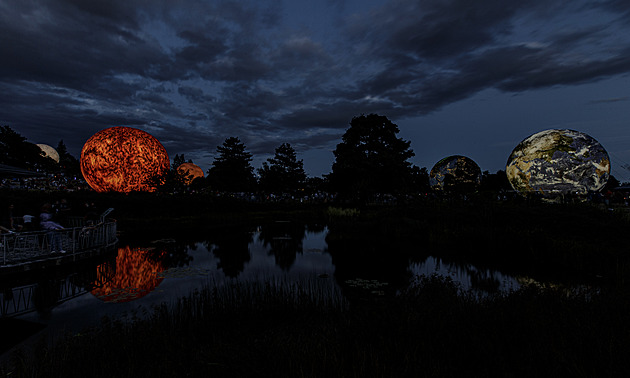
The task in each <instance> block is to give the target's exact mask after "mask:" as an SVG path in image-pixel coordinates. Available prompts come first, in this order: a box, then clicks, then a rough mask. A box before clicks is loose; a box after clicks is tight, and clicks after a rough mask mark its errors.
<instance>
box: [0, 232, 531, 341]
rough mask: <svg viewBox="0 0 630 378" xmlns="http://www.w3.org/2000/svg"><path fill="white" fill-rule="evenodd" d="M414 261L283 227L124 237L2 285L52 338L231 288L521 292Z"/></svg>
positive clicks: (483, 273) (482, 275)
mask: <svg viewBox="0 0 630 378" xmlns="http://www.w3.org/2000/svg"><path fill="white" fill-rule="evenodd" d="M366 240H367V238H366ZM405 248H422V246H416V247H413V246H411V247H409V246H407V247H405ZM412 255H413V256H414V257H413V258H411V257H409V256H410V255H409V254H405V253H400V251H398V250H396V247H393V246H392V247H390V246H389V245H388V244H387V243H385V244H383V245H374V243H371V242H369V240H368V241H366V242H365V243H363V242H360V241H356V240H353V239H352V238H345V237H343V235H342V236H340V235H338V234H337V235H332V233H331V231H330V230H329V228H328V227H326V226H325V225H306V224H300V223H294V222H284V221H278V222H272V223H269V224H265V225H260V226H254V227H222V228H214V229H212V230H210V231H204V233H203V235H197V236H192V237H191V236H187V237H182V238H181V239H178V240H175V239H157V238H156V239H153V240H135V241H131V240H128V241H126V240H124V238H123V239H122V240H121V242H120V243H119V246H118V248H117V250H116V251H115V252H114V253H112V255H111V256H108V257H107V258H105V259H102V260H101V261H98V262H95V263H93V264H89V265H85V266H82V268H81V269H80V270H79V271H73V272H71V273H69V274H67V275H66V276H62V277H55V278H49V279H44V278H40V279H39V280H38V282H34V283H31V284H23V283H22V284H21V286H20V287H21V288H22V289H20V290H21V291H20V290H19V288H17V287H13V288H11V290H13V292H12V294H11V296H12V298H9V295H8V293H9V291H10V289H8V288H7V286H6V284H5V287H4V290H3V294H2V295H3V298H2V301H3V302H4V303H5V304H6V303H7V302H8V301H10V300H11V301H14V302H15V301H17V300H18V299H20V298H23V300H22V302H23V303H22V306H23V307H24V308H26V307H27V304H26V302H28V301H30V302H32V303H31V307H32V308H33V309H34V310H35V311H31V312H28V313H25V314H22V315H19V316H18V318H19V319H23V320H28V321H33V322H38V323H43V324H46V325H47V330H48V332H49V333H53V334H54V333H59V332H65V331H71V332H78V331H80V330H81V329H82V328H84V327H89V326H93V325H97V324H99V322H100V320H101V318H102V317H103V316H109V317H112V318H120V317H127V318H130V317H134V316H138V317H142V316H144V315H145V314H148V313H149V312H150V311H151V307H152V306H154V305H159V304H161V303H167V304H168V303H173V302H174V301H176V300H177V298H180V297H183V296H187V295H189V294H190V293H191V292H193V291H194V290H198V289H201V288H203V287H204V286H207V285H222V284H224V283H226V282H228V283H229V282H234V281H238V282H246V281H276V282H294V281H300V280H306V281H310V282H315V283H316V284H317V285H318V286H321V287H323V288H325V289H326V290H330V292H331V293H341V295H345V296H352V295H354V294H355V291H356V290H357V287H358V286H361V285H362V284H361V283H370V285H371V287H372V289H374V288H376V290H370V291H369V293H368V295H375V296H379V295H385V296H387V295H396V293H397V292H399V291H400V290H403V289H405V287H406V286H407V285H409V283H410V282H411V281H412V279H413V277H414V276H417V275H431V274H438V275H443V276H448V277H451V278H452V279H453V280H454V281H455V282H458V283H460V284H461V286H462V288H463V289H472V290H474V291H477V292H479V293H484V292H493V291H502V290H510V289H517V288H518V287H519V281H518V280H517V279H516V278H514V277H510V276H508V275H504V274H502V273H501V272H498V271H492V270H488V269H481V268H478V267H476V266H474V265H471V264H459V263H458V264H456V263H453V262H446V261H444V260H443V259H441V258H439V257H436V256H431V255H426V254H424V255H423V254H412ZM370 285H367V286H370ZM364 286H366V285H364ZM29 290H30V291H29Z"/></svg>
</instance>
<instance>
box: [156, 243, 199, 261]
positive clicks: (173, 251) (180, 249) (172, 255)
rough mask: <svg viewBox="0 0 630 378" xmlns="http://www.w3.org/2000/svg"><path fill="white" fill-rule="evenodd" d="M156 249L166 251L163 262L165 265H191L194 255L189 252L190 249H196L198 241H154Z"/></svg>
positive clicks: (162, 258) (162, 257)
mask: <svg viewBox="0 0 630 378" xmlns="http://www.w3.org/2000/svg"><path fill="white" fill-rule="evenodd" d="M154 244H155V247H156V249H158V250H160V251H165V252H166V253H164V254H162V256H161V262H162V264H163V265H164V266H165V267H168V268H175V267H182V266H188V265H190V262H191V261H192V259H193V257H192V256H191V255H190V254H188V251H189V250H195V249H196V248H197V247H196V243H194V242H190V243H186V242H179V241H177V242H175V241H172V242H161V241H159V242H157V243H154Z"/></svg>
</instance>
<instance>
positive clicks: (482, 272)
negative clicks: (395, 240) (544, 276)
mask: <svg viewBox="0 0 630 378" xmlns="http://www.w3.org/2000/svg"><path fill="white" fill-rule="evenodd" d="M409 270H410V272H411V273H412V274H413V275H414V276H418V275H425V276H430V275H432V274H438V275H442V276H448V277H450V278H451V279H452V280H453V281H454V282H456V283H459V284H460V285H461V288H462V289H463V290H468V289H473V290H476V291H479V292H486V293H494V292H498V291H509V290H516V289H518V288H519V287H520V283H519V282H518V280H517V279H516V278H514V277H511V276H508V275H505V274H502V273H501V272H498V271H496V270H491V269H485V268H480V267H477V266H475V265H472V264H469V263H465V262H464V263H458V262H446V261H445V260H443V259H441V258H439V257H434V256H429V257H427V258H426V259H424V260H421V261H415V262H414V261H410V262H409Z"/></svg>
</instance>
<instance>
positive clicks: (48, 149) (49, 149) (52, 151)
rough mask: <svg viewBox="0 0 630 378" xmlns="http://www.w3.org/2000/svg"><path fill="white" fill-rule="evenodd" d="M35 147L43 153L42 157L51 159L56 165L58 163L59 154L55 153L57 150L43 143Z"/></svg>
mask: <svg viewBox="0 0 630 378" xmlns="http://www.w3.org/2000/svg"><path fill="white" fill-rule="evenodd" d="M37 147H39V149H40V150H42V151H44V155H45V156H46V157H49V158H51V159H53V160H54V161H56V162H57V163H59V154H58V153H57V150H55V149H54V148H52V147H51V146H49V145H47V144H43V143H38V144H37Z"/></svg>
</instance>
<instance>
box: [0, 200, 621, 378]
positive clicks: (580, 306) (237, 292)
mask: <svg viewBox="0 0 630 378" xmlns="http://www.w3.org/2000/svg"><path fill="white" fill-rule="evenodd" d="M6 195H7V196H9V197H10V196H12V197H11V198H8V197H7V199H8V200H11V201H12V202H14V203H15V204H16V208H22V209H27V207H28V206H32V205H33V204H38V203H40V202H42V201H47V202H48V201H54V200H55V199H56V198H51V197H50V196H51V195H52V196H58V197H59V198H61V197H66V198H67V199H68V201H69V202H71V203H72V204H77V203H82V202H85V201H92V202H96V206H97V207H99V208H100V209H106V208H108V207H114V208H115V209H116V210H115V212H114V213H112V214H111V215H112V216H114V217H115V218H116V219H117V220H118V222H119V229H120V230H122V235H121V237H123V238H125V239H131V238H133V237H134V236H138V237H141V238H145V237H146V236H147V235H149V234H151V233H152V234H156V233H157V234H159V235H160V237H174V238H177V239H180V238H183V239H185V238H187V237H191V235H194V234H198V232H199V231H200V230H201V231H203V230H204V229H212V228H215V227H218V226H220V225H221V226H224V225H225V224H234V225H238V224H247V225H252V224H253V225H256V224H260V223H261V222H268V221H274V220H278V219H282V220H293V221H295V222H304V223H309V222H311V223H320V224H326V225H327V226H328V230H329V231H328V237H327V242H328V252H329V253H330V255H331V256H332V258H333V262H334V264H335V269H336V270H335V277H330V278H329V279H335V280H336V282H337V283H338V284H339V290H340V291H339V292H338V291H326V290H324V289H322V288H321V287H320V286H319V284H318V283H313V282H311V283H306V284H304V285H302V286H296V285H294V284H291V283H282V284H279V285H273V284H271V283H267V284H254V283H251V284H250V283H241V284H237V285H236V286H228V287H214V286H212V287H209V288H207V289H206V290H202V291H200V292H195V293H191V295H190V296H189V297H188V298H182V299H181V300H180V301H179V302H178V303H176V304H172V305H164V306H161V307H159V308H155V309H154V310H153V312H150V313H143V314H137V315H138V316H137V317H133V318H131V319H126V320H121V319H104V320H103V323H102V324H101V325H100V326H99V327H96V328H93V329H90V330H86V331H85V332H82V333H80V334H72V335H68V337H67V338H64V339H61V340H59V341H58V342H56V343H55V344H53V345H51V344H49V343H47V342H42V343H40V344H37V345H34V346H28V347H26V348H25V349H23V350H22V351H19V352H17V353H14V354H13V355H12V357H11V358H10V359H9V360H7V363H8V364H7V365H4V366H3V367H2V368H1V369H2V370H1V372H2V373H3V374H4V375H5V376H11V377H23V376H29V377H31V376H41V377H48V376H51V377H57V376H58V377H74V376H76V377H86V376H90V377H100V376H103V377H105V376H107V377H113V376H115V377H132V376H134V377H135V376H157V377H160V376H173V375H175V376H217V377H221V376H227V377H232V376H234V377H242V376H269V377H278V376H287V377H300V376H326V377H328V376H330V377H337V376H343V377H370V376H387V377H401V376H413V377H415V376H453V377H461V376H513V377H531V376H588V377H591V376H630V360H628V358H627V356H629V355H630V322H628V321H627V319H628V314H630V290H629V287H628V285H629V280H628V278H629V277H630V257H629V255H630V253H629V252H628V246H629V245H630V244H629V243H628V241H629V240H628V239H629V237H628V232H627V230H628V229H629V227H630V218H629V217H628V213H627V209H625V208H621V207H620V208H616V209H614V210H610V209H608V208H606V207H600V206H598V205H593V204H589V203H583V204H566V205H559V204H545V203H539V202H531V201H526V200H523V199H514V200H507V201H496V200H492V199H489V198H484V197H483V196H479V197H474V198H468V199H467V200H465V201H464V200H453V199H443V200H442V199H426V198H415V199H409V200H407V201H406V202H405V203H398V204H388V205H383V204H380V205H374V204H357V203H355V204H353V203H341V202H337V203H312V204H306V203H303V204H300V203H250V202H246V201H240V200H235V199H231V198H217V197H213V196H207V195H206V196H195V195H188V196H183V197H177V196H170V195H166V196H165V195H154V194H148V193H144V194H142V193H132V194H129V195H117V194H101V195H95V194H94V193H59V194H43V193H18V192H10V193H6ZM73 206H74V205H73ZM357 256H362V257H363V258H362V259H361V260H360V261H370V262H371V265H370V266H365V267H364V266H360V264H357V261H359V259H357ZM427 256H439V257H441V258H442V259H443V260H444V261H451V262H454V263H455V262H457V263H461V264H463V265H465V264H467V263H470V264H475V266H477V267H480V268H491V269H497V270H500V271H502V272H505V273H508V274H511V275H513V276H521V277H529V278H533V279H534V280H535V281H538V282H543V283H545V284H544V285H543V286H538V285H530V286H525V287H524V288H522V289H520V290H518V291H515V292H510V293H494V294H488V295H487V296H485V297H483V298H479V297H477V296H476V295H473V294H472V293H471V292H461V291H458V288H457V287H456V286H455V285H454V284H453V283H452V282H450V281H449V280H447V279H443V278H439V277H424V278H421V279H419V280H418V281H417V282H416V284H415V285H412V288H411V289H408V290H407V287H408V286H407V284H408V282H409V280H410V279H411V280H413V277H406V276H405V274H408V272H406V267H407V266H408V263H409V261H422V260H423V259H424V258H426V257H427ZM357 265H359V266H357ZM375 266H376V269H375V268H374V267H375ZM357 270H359V271H361V272H362V275H361V277H362V278H366V279H376V280H378V281H379V282H389V283H391V285H390V286H389V287H390V288H393V289H390V291H386V292H385V293H384V294H385V295H383V296H378V297H376V296H372V295H363V294H365V293H363V294H362V292H360V290H359V292H357V290H356V288H350V287H348V285H347V284H345V283H347V282H348V280H349V279H352V278H356V277H357V276H356V272H357ZM316 280H317V279H316ZM322 280H323V281H326V279H322ZM318 282H319V281H318ZM396 290H398V291H399V294H398V295H396V293H395V291H396Z"/></svg>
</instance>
